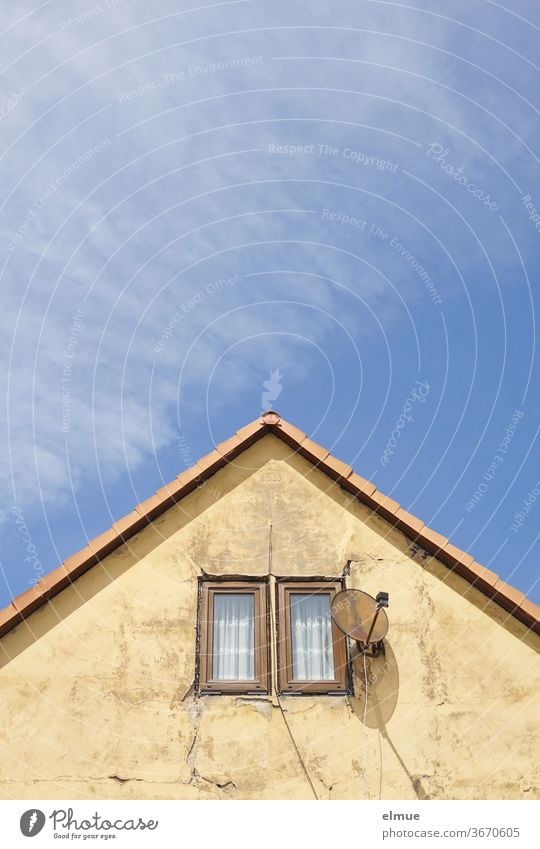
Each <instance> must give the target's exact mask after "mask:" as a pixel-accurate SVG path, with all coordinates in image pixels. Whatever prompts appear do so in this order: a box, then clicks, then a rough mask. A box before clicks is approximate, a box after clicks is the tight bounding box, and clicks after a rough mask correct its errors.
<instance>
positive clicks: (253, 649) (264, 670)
mask: <svg viewBox="0 0 540 849" xmlns="http://www.w3.org/2000/svg"><path fill="white" fill-rule="evenodd" d="M268 687H269V681H268V637H267V586H266V584H263V583H257V582H255V581H227V582H226V583H225V582H219V581H216V582H210V581H205V582H204V583H203V584H202V595H201V608H200V676H199V689H200V691H201V693H251V692H253V693H265V692H268Z"/></svg>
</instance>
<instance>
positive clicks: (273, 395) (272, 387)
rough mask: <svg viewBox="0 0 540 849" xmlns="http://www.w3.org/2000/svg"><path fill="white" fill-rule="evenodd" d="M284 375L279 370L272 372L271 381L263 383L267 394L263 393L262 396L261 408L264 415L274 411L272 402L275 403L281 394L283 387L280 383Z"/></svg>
mask: <svg viewBox="0 0 540 849" xmlns="http://www.w3.org/2000/svg"><path fill="white" fill-rule="evenodd" d="M282 377H283V375H282V374H281V373H280V371H279V369H276V370H275V371H271V372H270V380H264V381H263V387H264V388H265V389H266V392H263V393H262V395H261V408H262V411H263V413H265V412H266V411H267V410H271V409H272V402H273V401H275V400H276V399H277V398H278V397H279V396H280V394H281V390H282V389H283V386H282V385H281V383H280V381H281V378H282Z"/></svg>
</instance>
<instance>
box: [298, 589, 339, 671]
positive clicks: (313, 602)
mask: <svg viewBox="0 0 540 849" xmlns="http://www.w3.org/2000/svg"><path fill="white" fill-rule="evenodd" d="M290 598H291V630H292V658H293V678H294V680H295V681H331V680H332V679H333V678H334V650H333V646H332V617H331V615H330V596H329V595H327V594H324V595H307V594H301V593H291V596H290Z"/></svg>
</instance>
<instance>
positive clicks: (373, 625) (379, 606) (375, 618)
mask: <svg viewBox="0 0 540 849" xmlns="http://www.w3.org/2000/svg"><path fill="white" fill-rule="evenodd" d="M381 607H382V605H380V604H378V605H377V610H376V611H375V616H374V617H373V622H372V623H371V628H370V629H369V634H368V635H367V638H366V645H369V638H370V637H371V635H372V633H373V629H374V627H375V623H376V622H377V617H378V615H379V612H380V610H381Z"/></svg>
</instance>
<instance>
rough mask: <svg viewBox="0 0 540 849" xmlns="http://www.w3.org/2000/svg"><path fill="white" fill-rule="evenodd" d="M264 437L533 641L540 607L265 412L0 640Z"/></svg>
mask: <svg viewBox="0 0 540 849" xmlns="http://www.w3.org/2000/svg"><path fill="white" fill-rule="evenodd" d="M267 433H273V434H274V435H275V436H278V437H279V438H280V439H282V440H283V441H284V442H285V443H287V444H288V445H289V446H290V447H292V448H294V449H295V451H297V452H298V453H299V454H300V455H301V456H302V457H304V458H305V459H307V460H308V461H309V462H311V463H312V464H313V465H314V466H315V467H316V468H318V469H320V470H321V471H323V472H324V473H325V474H327V475H329V477H331V478H333V480H335V481H338V482H339V484H340V486H342V487H343V488H344V489H346V490H347V491H348V492H350V493H352V494H353V495H354V496H355V497H356V498H357V499H358V500H359V501H361V502H362V503H363V504H365V505H366V506H367V507H369V508H370V509H371V510H373V512H374V513H377V514H378V515H380V516H382V517H383V518H384V519H386V520H387V521H389V522H390V523H392V525H394V526H395V527H397V528H398V530H400V531H402V532H403V533H404V534H405V535H406V536H407V537H409V538H410V539H411V541H412V542H414V543H416V544H417V545H419V546H420V547H422V548H423V549H425V550H426V551H427V552H428V553H430V554H432V555H434V556H436V557H437V559H438V560H440V561H442V562H443V563H444V564H445V565H446V566H447V567H448V568H449V569H450V570H451V571H452V572H455V573H456V574H458V575H460V576H461V577H462V578H465V579H466V580H467V581H469V583H470V584H471V585H473V586H474V587H476V589H478V590H480V592H482V593H483V594H484V595H486V596H487V597H488V598H490V599H492V600H493V601H495V602H496V603H497V604H498V605H499V606H500V607H502V608H503V609H504V610H506V611H507V612H508V613H510V614H511V615H512V616H514V617H515V618H516V619H518V620H519V621H520V622H522V623H523V624H524V625H527V626H528V627H529V628H530V629H531V630H533V631H535V632H536V633H538V634H540V605H537V604H535V603H534V602H532V601H531V600H530V599H528V598H527V597H526V595H525V593H522V592H521V591H520V590H517V589H516V588H515V587H513V586H511V585H510V584H507V583H506V582H505V581H503V580H501V579H500V578H499V576H498V575H497V574H496V573H495V572H492V571H491V570H490V569H487V568H486V567H485V566H482V565H481V564H480V563H477V562H476V560H475V559H474V557H473V556H472V555H470V554H468V553H467V552H466V551H462V550H461V549H460V548H457V547H456V546H455V545H453V544H452V543H451V542H450V541H449V540H448V539H447V538H446V537H444V536H442V535H441V534H439V533H437V532H436V531H433V530H431V528H429V527H427V525H425V524H424V522H423V521H422V520H421V519H419V518H418V517H416V516H414V515H412V514H411V513H409V512H408V511H407V510H405V509H404V508H403V507H401V505H400V504H399V503H398V502H397V501H395V500H394V499H393V498H389V497H388V496H387V495H384V494H383V493H382V492H380V491H379V490H378V489H377V488H376V486H375V485H374V484H373V483H371V482H370V481H368V480H366V479H365V478H363V477H361V476H360V475H358V474H356V472H355V471H354V470H353V468H352V466H350V465H348V464H347V463H345V462H343V461H342V460H338V459H337V458H336V457H334V456H333V455H332V454H330V452H329V451H328V449H326V448H323V446H322V445H319V444H318V443H317V442H314V441H313V440H312V439H311V438H310V437H308V436H307V434H306V433H304V432H303V431H301V430H300V428H297V427H296V426H295V425H293V424H290V422H287V421H286V420H285V419H283V418H282V417H281V416H280V414H279V413H277V412H276V411H275V410H267V411H266V412H264V413H263V414H262V415H261V416H260V418H258V419H255V420H254V421H252V422H250V423H249V424H247V425H244V427H241V428H240V429H239V430H237V431H236V434H235V435H234V436H231V437H229V438H228V439H225V440H224V441H223V442H220V443H219V444H218V445H216V446H215V448H214V450H213V451H210V453H208V454H206V455H205V456H204V457H201V458H200V459H199V460H197V462H196V463H195V464H194V465H193V466H191V467H190V468H189V469H187V470H186V471H184V472H181V473H180V474H179V475H177V477H176V478H175V479H174V480H173V481H170V482H169V483H168V484H165V485H164V486H162V487H161V488H160V489H158V490H157V491H156V493H155V494H154V495H152V496H151V497H150V498H147V499H146V500H145V501H142V502H141V503H140V504H137V506H136V507H135V508H134V510H132V511H131V512H130V513H128V514H127V515H125V516H123V517H122V518H121V519H118V520H117V521H116V522H114V523H113V525H112V527H111V528H109V529H108V530H107V531H105V532H104V533H102V534H99V535H98V536H96V537H94V538H93V539H91V540H89V541H88V544H87V545H86V546H84V548H82V549H80V551H77V552H75V554H72V555H71V556H70V557H68V558H66V560H64V561H63V563H62V564H61V565H60V566H58V567H57V568H56V569H53V570H52V571H51V572H49V573H47V574H46V575H44V576H43V577H42V578H41V579H40V580H39V581H38V582H37V584H36V585H35V586H34V587H32V588H30V589H28V590H26V591H25V592H23V593H21V594H20V595H18V596H16V597H15V598H14V599H13V601H12V602H11V603H10V604H8V605H7V607H5V608H4V609H3V610H0V637H2V636H4V634H6V633H8V631H11V630H12V629H13V628H15V627H16V625H18V624H19V623H20V622H22V621H23V620H25V619H26V618H27V617H28V616H29V615H30V614H32V613H33V612H34V611H35V610H37V609H38V608H40V607H42V606H43V605H44V604H46V603H47V602H48V601H49V600H50V599H51V598H53V597H54V596H55V595H57V594H58V593H60V592H61V591H62V590H63V589H65V588H66V587H67V586H69V585H70V584H71V583H72V582H73V581H74V580H76V579H77V578H79V577H80V576H81V575H83V574H84V573H85V572H87V571H88V570H89V569H91V568H92V566H95V565H96V564H97V563H99V562H100V561H101V560H102V559H103V558H104V557H106V556H107V555H108V554H110V553H111V552H112V551H114V550H115V549H116V548H119V547H120V546H121V545H123V544H124V543H125V542H126V541H127V540H128V539H129V538H130V537H132V536H134V535H135V534H136V533H138V532H139V531H140V530H142V528H144V527H146V526H147V525H148V524H150V523H151V522H152V520H153V519H155V518H156V517H157V516H159V515H160V514H161V513H164V512H165V511H166V510H168V509H169V508H170V507H172V506H173V504H175V503H176V502H177V501H179V500H181V499H182V498H184V497H185V496H186V495H188V493H190V492H191V491H192V490H194V489H196V488H197V487H198V486H199V484H201V483H203V482H204V481H205V480H207V478H209V477H211V476H212V475H213V474H215V472H217V471H218V470H219V469H221V468H223V467H224V466H225V465H227V463H229V462H230V461H231V460H233V459H234V458H235V457H236V456H238V454H240V453H241V452H243V451H245V450H246V448H249V446H250V445H252V444H253V443H254V442H256V441H257V440H258V439H260V438H261V437H262V436H264V435H265V434H267Z"/></svg>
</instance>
